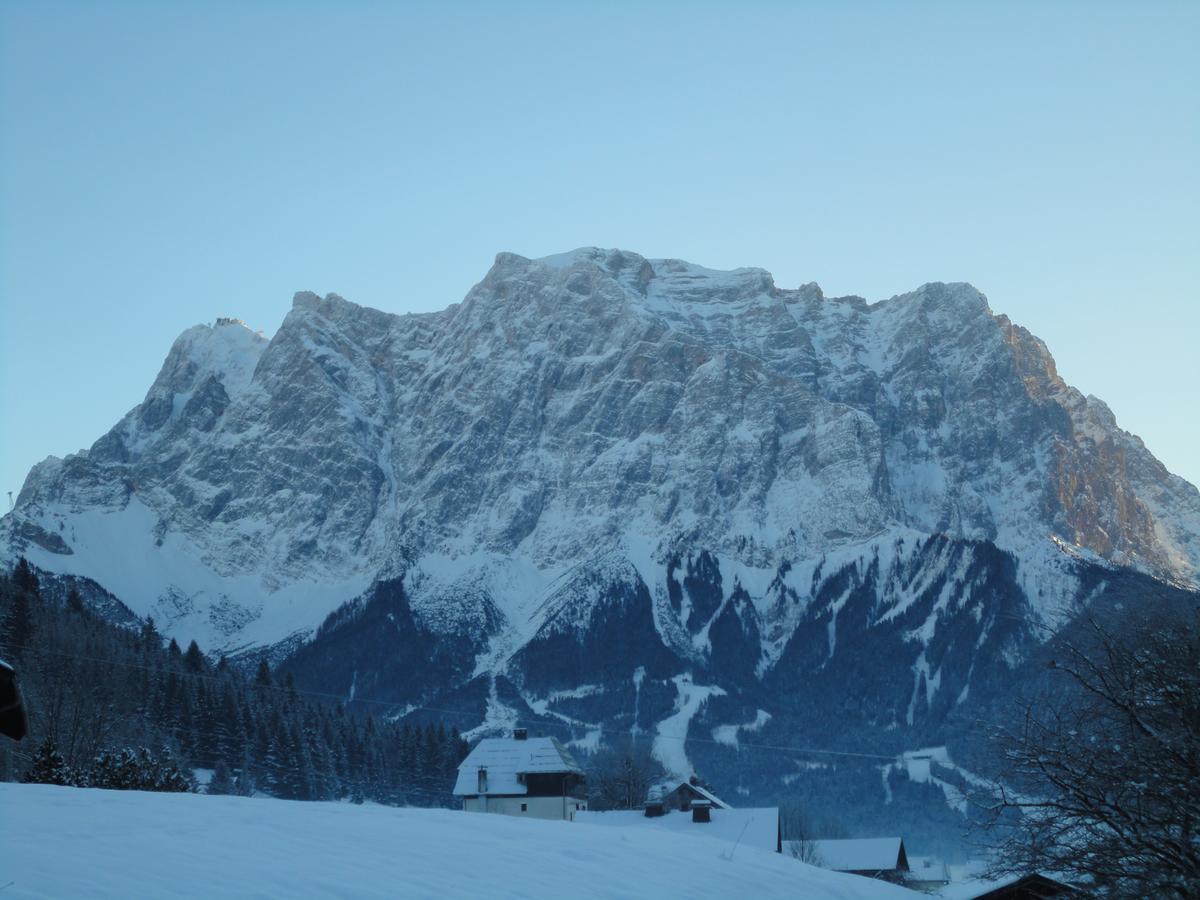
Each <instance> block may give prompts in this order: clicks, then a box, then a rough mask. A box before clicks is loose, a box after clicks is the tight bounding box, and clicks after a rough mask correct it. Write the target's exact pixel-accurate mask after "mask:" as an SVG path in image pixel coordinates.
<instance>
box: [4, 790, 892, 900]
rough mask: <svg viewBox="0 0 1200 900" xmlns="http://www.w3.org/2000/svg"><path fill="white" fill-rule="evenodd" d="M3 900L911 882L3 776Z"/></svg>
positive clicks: (819, 899) (859, 889) (719, 854)
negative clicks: (13, 781)
mask: <svg viewBox="0 0 1200 900" xmlns="http://www.w3.org/2000/svg"><path fill="white" fill-rule="evenodd" d="M0 809H3V810H4V814H3V815H0V873H3V889H4V892H5V895H6V896H7V897H12V898H18V897H38V898H45V897H55V898H57V897H62V898H66V897H84V896H86V897H96V898H105V897H112V898H121V900H125V898H128V897H180V898H184V897H295V898H302V897H333V896H336V897H364V898H365V897H388V898H391V897H438V898H453V897H482V896H487V897H530V898H533V897H547V898H555V900H558V898H561V897H621V898H624V897H642V896H658V897H675V896H687V897H730V896H735V895H736V896H751V897H797V896H801V897H808V898H813V900H886V898H896V900H901V898H904V897H909V896H911V892H910V891H907V890H905V889H903V888H899V887H895V886H892V885H888V884H884V883H883V882H879V881H874V880H872V879H868V878H860V877H858V876H855V875H841V874H838V873H836V872H827V871H825V870H823V869H818V868H815V867H813V866H809V865H805V864H804V863H801V862H798V861H797V860H794V859H791V858H790V857H786V856H782V855H780V854H777V853H768V852H766V851H763V850H759V849H756V848H753V847H748V846H739V847H737V848H736V849H735V848H734V847H733V846H732V845H731V844H730V843H728V842H723V841H719V840H715V839H712V838H706V837H698V836H684V835H678V834H672V833H670V832H667V831H662V830H659V829H644V828H641V829H633V828H629V829H622V828H610V827H604V826H595V825H593V826H588V825H581V824H575V823H570V822H541V821H530V820H523V819H517V818H512V817H508V816H495V815H484V814H480V813H464V812H452V811H448V810H424V809H395V808H391V807H382V806H365V805H364V806H354V805H351V804H333V803H300V802H291V801H286V800H250V799H245V798H240V797H206V796H198V795H195V794H150V793H143V792H139V791H101V790H94V789H84V788H65V787H55V786H52V785H24V784H21V785H18V784H0Z"/></svg>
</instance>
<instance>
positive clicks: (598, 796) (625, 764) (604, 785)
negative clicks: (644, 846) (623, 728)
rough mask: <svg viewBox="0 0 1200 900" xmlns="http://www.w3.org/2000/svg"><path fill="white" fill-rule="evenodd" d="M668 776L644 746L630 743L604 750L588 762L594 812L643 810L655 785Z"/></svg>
mask: <svg viewBox="0 0 1200 900" xmlns="http://www.w3.org/2000/svg"><path fill="white" fill-rule="evenodd" d="M664 775H665V772H664V771H663V768H662V766H661V765H660V764H659V762H658V760H656V759H654V757H653V756H651V755H650V749H649V747H648V746H646V745H644V744H637V743H634V742H627V743H624V744H623V745H619V746H617V747H614V748H612V749H608V750H602V751H600V752H599V753H597V754H596V755H595V756H593V757H592V759H591V760H590V761H589V765H588V785H589V786H590V788H591V791H592V795H591V797H590V798H589V800H588V805H589V806H590V807H591V808H592V809H641V807H642V804H644V803H645V802H646V795H647V793H648V792H649V790H650V788H651V786H652V785H654V784H655V782H657V781H658V780H659V779H661V778H663V777H664Z"/></svg>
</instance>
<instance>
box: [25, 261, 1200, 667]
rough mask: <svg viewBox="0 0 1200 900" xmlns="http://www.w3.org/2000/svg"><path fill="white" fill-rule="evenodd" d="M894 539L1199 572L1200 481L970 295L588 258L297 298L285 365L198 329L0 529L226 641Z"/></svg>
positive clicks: (261, 342) (515, 622)
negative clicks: (686, 559) (833, 289)
mask: <svg viewBox="0 0 1200 900" xmlns="http://www.w3.org/2000/svg"><path fill="white" fill-rule="evenodd" d="M902 529H909V530H913V531H916V532H921V533H925V534H933V533H945V534H948V535H952V536H956V537H962V538H967V539H972V540H987V541H992V542H994V543H996V544H997V545H998V546H999V547H1001V548H1004V549H1006V550H1010V551H1013V552H1014V553H1016V554H1017V555H1018V557H1021V558H1024V559H1032V558H1042V557H1043V556H1045V554H1046V552H1047V547H1048V546H1049V545H1048V544H1047V540H1048V539H1049V538H1052V537H1053V538H1056V539H1058V540H1059V541H1061V542H1063V543H1065V544H1066V545H1069V546H1072V547H1076V548H1079V549H1080V550H1082V551H1086V552H1087V553H1090V554H1094V555H1095V556H1096V557H1098V558H1099V559H1102V560H1106V561H1109V562H1112V563H1115V564H1118V565H1130V566H1135V567H1138V568H1140V569H1142V570H1145V571H1148V572H1151V573H1154V574H1156V575H1159V576H1161V577H1164V578H1169V579H1175V580H1180V581H1185V582H1189V581H1190V582H1194V581H1195V579H1196V578H1197V573H1198V571H1200V568H1198V567H1200V543H1198V538H1197V534H1198V533H1200V495H1198V494H1197V491H1196V489H1195V488H1193V487H1192V486H1191V485H1188V484H1187V483H1185V482H1184V481H1182V480H1181V479H1179V478H1176V477H1174V476H1172V475H1170V474H1169V473H1168V472H1166V470H1165V469H1164V468H1163V467H1162V465H1161V464H1159V463H1158V462H1157V460H1155V459H1154V457H1153V456H1152V455H1151V454H1150V453H1149V451H1147V450H1146V449H1145V447H1144V446H1143V445H1142V443H1141V441H1140V440H1138V439H1137V438H1136V437H1134V436H1132V435H1129V434H1127V433H1125V432H1123V431H1121V430H1120V429H1119V428H1118V427H1117V425H1116V423H1115V422H1114V420H1113V417H1112V415H1111V413H1110V412H1109V411H1108V409H1107V408H1106V407H1105V406H1104V405H1103V404H1102V403H1101V402H1100V401H1098V400H1096V399H1094V398H1085V397H1083V396H1081V395H1080V394H1079V393H1078V392H1077V391H1075V390H1074V389H1072V388H1070V387H1069V386H1068V385H1066V384H1065V383H1064V382H1063V381H1062V380H1061V379H1060V378H1059V377H1058V374H1057V372H1056V371H1055V368H1054V363H1053V360H1052V359H1051V357H1050V355H1049V353H1048V352H1047V350H1046V348H1045V346H1044V345H1043V344H1042V343H1041V342H1040V341H1038V340H1037V339H1036V338H1034V337H1033V336H1032V335H1030V334H1029V333H1028V332H1026V331H1024V330H1023V329H1021V328H1019V327H1017V326H1014V325H1012V324H1011V323H1010V322H1009V321H1008V320H1007V319H1006V318H1004V317H1003V316H995V315H993V314H992V313H991V311H990V310H989V309H988V306H987V302H986V300H985V299H984V297H983V296H982V295H981V294H979V293H978V292H977V291H975V290H974V289H973V288H971V287H970V286H968V285H961V284H960V285H943V284H931V285H925V286H924V287H922V288H920V289H919V290H917V291H915V292H913V293H911V294H905V295H902V296H899V297H895V298H893V299H891V300H888V301H885V302H883V303H878V304H874V305H869V304H867V303H865V302H864V301H862V300H860V299H858V298H836V299H830V298H825V297H823V296H822V294H821V292H820V290H819V289H818V288H817V287H816V286H815V285H806V286H804V287H802V288H800V289H798V290H781V289H779V288H777V287H776V286H775V285H774V283H773V281H772V280H771V277H770V276H769V275H768V274H767V273H766V272H764V271H762V270H758V269H740V270H736V271H733V272H715V271H711V270H707V269H702V268H700V267H698V266H693V265H690V264H687V263H683V262H679V261H675V260H646V259H643V258H642V257H640V256H637V255H636V254H632V253H624V252H620V251H602V250H595V249H590V250H581V251H575V252H573V253H569V254H564V255H562V256H558V257H550V258H547V259H543V260H528V259H524V258H522V257H519V256H515V255H512V254H501V255H500V256H499V257H498V258H497V260H496V263H495V265H494V266H493V268H492V270H491V271H490V272H489V273H488V274H487V276H486V277H485V278H484V280H483V281H482V282H481V283H480V284H479V285H478V286H476V287H475V288H474V289H473V290H472V291H471V292H470V294H468V296H467V298H466V299H465V300H464V301H463V303H461V304H459V305H456V306H452V307H450V308H449V309H447V310H445V311H443V312H440V313H433V314H427V315H409V316H393V315H388V314H386V313H382V312H378V311H375V310H370V309H366V308H363V307H359V306H356V305H354V304H352V303H349V302H348V301H346V300H343V299H341V298H339V297H337V296H334V295H330V296H328V297H326V298H324V299H322V298H319V297H317V296H315V295H312V294H298V295H297V296H296V299H295V303H294V306H293V309H292V311H291V312H290V313H289V314H288V316H287V317H286V319H285V320H284V322H283V324H282V326H281V327H280V328H279V330H278V332H277V333H276V335H275V336H274V338H272V339H271V340H270V341H267V340H265V339H263V338H262V337H261V336H259V335H256V334H254V333H252V332H250V331H249V330H248V329H246V328H245V327H243V326H241V325H240V324H237V323H236V322H229V321H227V320H226V321H223V322H222V323H221V324H218V325H216V326H214V327H211V328H209V327H204V326H197V327H196V328H193V329H189V330H188V331H187V332H185V333H184V334H183V335H182V336H181V337H180V338H179V340H178V341H176V343H175V345H174V347H172V349H171V352H170V353H169V354H168V357H167V360H166V362H165V364H164V366H163V370H162V372H161V373H160V375H159V377H158V379H157V380H156V381H155V383H154V385H153V386H152V387H151V389H150V391H149V393H148V394H147V396H146V399H145V400H144V401H143V402H142V404H141V405H139V406H138V407H136V408H135V409H134V410H133V411H132V412H130V414H129V415H128V416H126V417H125V419H124V420H122V421H121V422H120V423H119V424H118V425H117V426H116V427H115V428H114V429H113V430H112V431H111V432H109V433H108V434H107V435H105V436H104V437H102V438H101V439H100V440H99V441H97V442H96V444H95V445H94V446H93V447H92V448H91V449H90V450H88V451H84V452H81V453H79V454H77V455H74V456H71V457H68V458H67V459H66V460H56V459H50V460H47V461H46V462H44V463H42V464H41V465H39V466H38V467H37V468H35V469H34V471H33V472H32V473H31V475H30V477H29V479H28V481H27V483H26V485H25V488H24V490H23V491H22V492H21V495H20V498H19V502H18V504H17V507H16V509H15V510H14V511H13V513H11V514H10V515H9V516H8V517H6V519H5V522H4V530H5V539H6V543H7V545H8V547H9V548H10V551H12V552H25V553H27V554H28V555H30V556H31V557H32V558H34V559H35V561H36V562H37V563H38V564H39V565H41V566H43V567H45V568H47V569H50V570H54V571H63V572H73V573H77V574H85V575H90V576H92V577H94V578H96V580H98V581H99V582H100V583H101V584H103V585H104V586H105V587H107V588H109V589H111V590H113V591H114V593H116V594H117V595H118V596H120V597H122V599H124V600H125V601H126V602H127V603H129V604H130V605H131V606H132V607H133V608H134V609H135V610H137V611H139V612H143V613H155V614H156V615H157V617H158V618H159V619H160V620H162V621H164V622H165V623H166V624H168V625H169V626H171V627H173V628H174V629H175V630H177V631H179V632H180V633H181V636H182V635H187V636H197V637H199V638H200V639H201V640H202V641H203V642H204V643H206V644H207V645H208V646H210V647H213V648H216V647H227V646H235V645H238V644H255V643H264V642H272V641H275V640H278V639H281V638H283V637H285V636H287V635H288V634H289V633H292V632H295V631H306V630H311V629H312V628H314V627H315V626H316V625H317V624H318V623H319V621H320V620H321V618H322V617H323V616H324V615H325V614H327V613H328V612H329V611H330V610H331V609H332V608H333V607H335V606H336V605H338V604H339V603H341V602H343V601H344V600H346V599H348V598H349V597H352V596H355V595H357V594H359V593H361V592H362V591H364V590H365V589H366V588H367V587H368V586H369V585H370V584H372V583H374V582H375V581H376V580H378V579H380V578H398V577H401V576H403V577H405V578H406V579H407V584H408V588H409V591H410V593H411V594H412V596H413V598H414V603H415V604H416V605H417V609H418V615H419V616H422V615H423V616H425V617H426V618H427V619H428V620H429V621H430V622H431V623H433V624H434V626H435V627H458V624H459V623H460V622H464V621H465V622H468V623H477V624H478V623H481V622H484V621H485V620H486V621H490V622H493V623H500V624H499V628H500V630H501V631H504V630H507V631H509V632H510V633H511V634H510V637H512V638H513V639H515V640H517V641H519V640H521V639H523V638H526V637H528V636H529V635H531V634H533V633H534V632H535V631H536V629H537V627H538V626H539V625H540V620H539V618H538V616H539V613H538V612H537V610H538V608H540V602H539V600H538V598H539V597H542V596H543V595H545V594H546V592H547V591H548V590H550V588H551V586H552V585H554V584H555V583H556V581H557V580H558V579H560V578H562V577H563V576H564V575H565V574H566V573H568V572H569V571H571V570H572V569H573V568H574V567H577V566H579V565H581V564H585V563H587V562H588V561H589V560H599V559H606V558H607V556H608V555H610V554H612V553H618V554H621V555H622V558H623V559H624V560H625V562H626V563H627V564H629V565H632V566H635V567H636V568H637V570H638V572H639V573H640V574H641V575H642V576H644V577H643V580H644V581H645V582H646V586H647V588H653V584H654V583H656V582H662V583H665V581H664V575H665V572H666V568H665V567H666V565H667V563H668V560H670V559H673V558H675V557H678V556H679V555H681V554H687V553H694V552H700V551H704V552H708V553H711V554H714V556H715V557H716V558H719V559H720V560H722V562H723V565H724V567H725V568H726V569H729V568H730V567H732V568H733V569H739V568H745V569H747V570H752V571H753V572H755V573H759V574H758V575H756V576H754V577H757V578H758V579H759V580H760V581H761V580H762V579H763V578H765V577H766V576H765V575H763V574H761V573H770V572H772V571H775V570H777V569H778V567H779V566H780V565H782V564H785V563H786V564H789V565H797V564H800V563H804V562H808V561H814V560H817V559H819V558H820V557H821V556H823V555H826V554H830V553H840V552H843V551H844V550H846V548H856V547H857V548H859V549H858V550H857V551H854V552H858V553H860V554H861V553H865V552H868V551H867V550H866V549H865V548H867V547H869V546H873V545H874V543H878V541H879V540H880V539H882V540H884V542H885V543H887V542H888V541H890V540H891V539H892V536H893V535H894V534H896V533H899V530H902ZM660 586H661V585H660ZM467 594H469V595H470V599H468V600H463V599H462V598H463V597H464V596H466V595H467ZM438 623H441V625H440V626H439V625H438Z"/></svg>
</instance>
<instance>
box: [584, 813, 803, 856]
mask: <svg viewBox="0 0 1200 900" xmlns="http://www.w3.org/2000/svg"><path fill="white" fill-rule="evenodd" d="M575 821H576V822H577V823H580V824H583V825H610V826H616V827H618V828H664V829H666V830H667V831H674V832H678V833H682V834H689V835H696V836H699V837H710V838H716V839H717V840H721V841H729V842H730V843H737V844H739V845H742V846H746V847H758V848H759V849H760V850H770V851H771V852H772V853H774V852H775V851H776V850H778V849H779V808H778V807H774V806H772V807H764V808H759V809H713V810H712V811H711V812H710V813H709V821H707V822H693V821H692V814H691V813H690V812H679V811H672V812H667V813H664V814H663V815H661V816H647V815H646V814H645V813H644V812H643V811H641V810H614V811H612V812H594V811H592V810H586V811H581V812H577V813H575Z"/></svg>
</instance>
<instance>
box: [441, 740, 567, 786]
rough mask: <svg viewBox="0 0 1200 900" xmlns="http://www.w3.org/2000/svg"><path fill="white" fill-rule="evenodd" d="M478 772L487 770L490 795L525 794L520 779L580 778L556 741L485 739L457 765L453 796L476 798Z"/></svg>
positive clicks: (565, 752)
mask: <svg viewBox="0 0 1200 900" xmlns="http://www.w3.org/2000/svg"><path fill="white" fill-rule="evenodd" d="M481 768H486V769H487V787H488V790H487V792H488V793H489V794H525V793H528V789H527V788H526V787H525V785H524V784H522V783H521V780H520V779H519V778H518V777H517V776H519V775H535V774H553V773H558V772H572V773H574V774H576V775H582V774H583V769H581V768H580V767H579V763H577V762H575V759H574V757H572V756H571V754H570V752H568V751H567V749H566V748H565V747H564V746H563V745H562V744H560V743H559V742H558V740H557V739H556V738H552V737H533V738H525V739H524V740H517V739H516V738H484V739H483V740H482V741H480V742H479V743H478V744H476V745H475V749H473V750H472V751H471V752H470V753H468V754H467V758H466V759H464V760H463V761H462V762H461V763H460V764H459V766H458V779H457V780H456V781H455V782H454V793H455V794H457V795H458V796H460V797H461V796H474V795H476V794H478V793H479V770H480V769H481Z"/></svg>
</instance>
